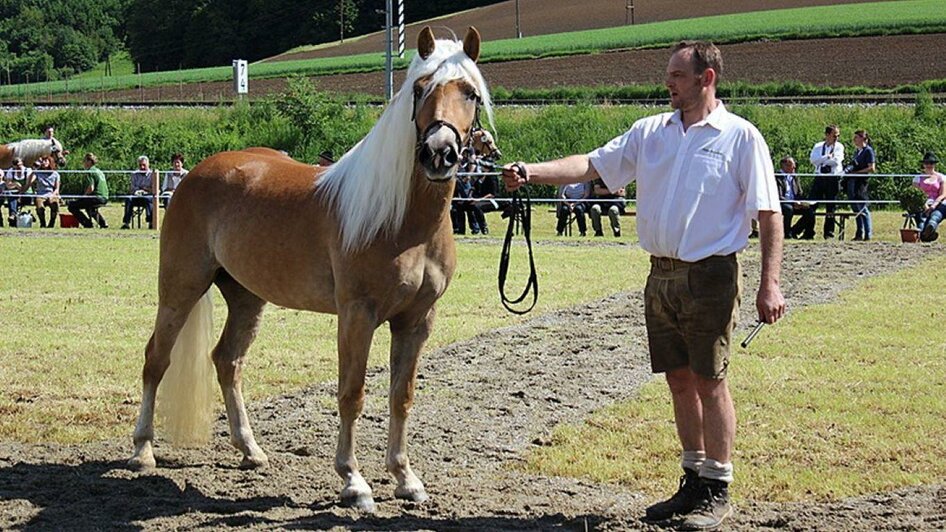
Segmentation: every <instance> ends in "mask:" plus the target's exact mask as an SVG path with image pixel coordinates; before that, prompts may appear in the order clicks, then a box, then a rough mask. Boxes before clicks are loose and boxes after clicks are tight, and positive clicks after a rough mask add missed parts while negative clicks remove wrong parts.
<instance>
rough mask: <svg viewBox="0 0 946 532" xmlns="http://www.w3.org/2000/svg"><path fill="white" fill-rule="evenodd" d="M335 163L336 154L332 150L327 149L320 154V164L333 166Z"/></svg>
mask: <svg viewBox="0 0 946 532" xmlns="http://www.w3.org/2000/svg"><path fill="white" fill-rule="evenodd" d="M333 164H335V156H334V155H332V152H331V151H329V150H325V151H323V152H322V153H320V154H319V166H332V165H333Z"/></svg>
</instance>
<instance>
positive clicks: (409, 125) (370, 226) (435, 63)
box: [318, 40, 494, 252]
mask: <svg viewBox="0 0 946 532" xmlns="http://www.w3.org/2000/svg"><path fill="white" fill-rule="evenodd" d="M427 76H430V83H429V84H428V85H427V94H429V93H430V91H431V90H433V88H434V87H437V86H439V85H443V84H445V83H447V82H450V81H453V80H457V79H462V80H465V81H466V82H468V83H470V84H471V85H473V86H474V87H476V89H477V91H478V92H479V95H480V98H481V101H482V105H483V110H484V111H485V112H486V117H487V121H488V123H489V125H490V127H491V128H493V127H492V126H493V108H492V102H491V100H490V97H489V91H488V89H487V87H486V82H485V81H484V80H483V76H482V74H480V71H479V68H477V66H476V63H474V62H473V60H472V59H470V58H469V57H467V55H466V53H464V51H463V45H462V43H460V42H456V41H447V40H438V41H436V45H435V47H434V52H433V53H432V54H431V55H430V56H429V57H428V58H427V59H426V60H424V59H421V57H420V55H419V54H418V55H416V56H415V57H414V59H413V61H411V65H410V68H409V69H408V71H407V76H406V78H405V80H404V83H403V84H402V85H401V89H400V90H399V91H398V92H397V94H395V95H394V98H393V99H392V100H391V102H390V103H389V104H388V107H387V108H386V109H385V110H384V112H383V113H382V114H381V118H379V119H378V122H377V123H376V124H375V126H374V127H373V128H371V131H370V132H368V134H367V135H366V136H365V138H363V139H361V141H359V142H358V144H356V145H355V147H354V148H352V149H351V150H349V151H348V153H346V154H345V155H343V156H342V157H341V159H339V160H338V162H336V163H335V164H334V165H332V166H331V167H330V168H329V169H328V170H327V171H326V172H325V173H323V174H322V175H321V176H320V177H319V179H318V193H319V194H324V197H325V199H326V200H327V201H328V203H329V204H330V205H331V207H332V208H333V209H334V210H335V212H336V214H337V215H338V218H339V221H340V224H341V240H342V248H343V249H344V250H345V251H347V252H352V251H356V250H358V249H361V248H363V247H364V246H366V245H367V244H368V243H369V242H371V241H373V240H374V239H375V238H376V237H377V236H378V235H379V233H382V232H383V233H386V234H394V233H395V232H396V231H397V230H398V229H400V227H401V224H402V223H403V222H404V215H405V213H406V212H407V209H408V208H409V207H410V201H411V198H410V191H411V177H412V174H413V171H414V159H415V151H414V147H415V145H416V143H417V131H416V129H415V126H414V122H413V121H412V120H411V119H412V114H413V112H414V108H413V106H414V100H413V87H414V82H415V81H417V80H418V79H421V78H424V77H427ZM427 94H424V96H423V97H424V98H426V96H427ZM493 129H494V128H493Z"/></svg>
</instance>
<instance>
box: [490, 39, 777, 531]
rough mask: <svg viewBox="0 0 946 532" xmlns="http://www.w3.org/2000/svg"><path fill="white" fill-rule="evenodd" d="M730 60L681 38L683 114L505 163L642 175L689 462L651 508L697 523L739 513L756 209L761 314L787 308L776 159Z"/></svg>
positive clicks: (660, 365) (533, 171)
mask: <svg viewBox="0 0 946 532" xmlns="http://www.w3.org/2000/svg"><path fill="white" fill-rule="evenodd" d="M721 69H722V57H721V55H720V52H719V49H718V48H716V46H714V45H713V44H711V43H706V42H683V43H680V44H678V45H677V46H676V47H675V48H674V49H673V55H672V56H671V58H670V62H669V64H668V66H667V77H666V86H667V89H668V90H669V92H670V105H671V107H673V108H674V109H675V111H674V112H673V113H662V114H659V115H655V116H651V117H647V118H643V119H641V120H638V121H637V122H635V123H634V125H633V126H631V129H630V130H629V131H627V132H626V133H625V134H623V135H621V136H619V137H617V138H615V139H613V140H612V141H611V142H609V143H608V144H606V145H605V146H603V147H601V148H598V149H597V150H595V151H593V152H591V153H590V154H587V155H573V156H570V157H566V158H564V159H558V160H555V161H549V162H544V163H533V164H526V163H514V164H512V165H507V166H506V167H505V168H504V169H503V179H504V181H505V183H506V186H507V188H509V189H510V190H515V189H517V188H519V187H520V186H522V185H523V184H525V183H530V182H533V183H545V184H550V185H564V184H567V183H580V182H586V181H588V180H592V179H596V178H598V177H601V178H602V179H603V180H604V183H605V184H606V185H607V186H608V188H609V189H610V190H617V189H619V188H621V187H624V186H626V185H627V184H628V183H631V182H634V181H636V182H637V200H638V201H637V219H638V223H637V232H638V236H639V237H640V245H641V247H642V248H643V249H645V250H646V251H648V252H649V253H650V254H651V259H650V262H651V269H650V274H649V276H648V279H647V285H646V288H645V289H644V307H645V310H644V314H645V318H646V326H647V339H648V344H649V346H650V357H651V366H652V368H653V370H654V371H655V372H662V373H666V376H667V383H668V385H669V388H670V395H671V397H672V400H673V412H674V418H675V421H676V427H677V436H678V437H679V439H680V443H681V447H682V452H681V465H682V466H683V471H684V475H683V477H682V478H681V482H680V488H679V490H678V491H677V493H676V494H675V495H674V496H673V497H671V498H670V499H668V500H666V501H664V502H660V503H657V504H654V505H652V506H650V507H649V508H647V515H646V517H647V519H648V520H651V521H665V520H669V519H671V518H674V517H678V518H679V519H680V521H681V522H680V523H679V526H680V527H681V528H683V529H687V530H697V529H700V530H702V529H710V528H716V527H718V526H719V525H721V524H722V522H723V520H724V519H726V517H728V516H729V514H730V513H731V512H732V507H731V505H730V503H729V484H730V483H731V482H732V481H733V466H732V462H731V460H732V446H733V441H734V439H735V434H736V413H735V409H734V407H733V402H732V398H731V396H730V394H729V388H728V386H727V381H726V378H725V377H726V370H727V368H728V366H729V346H730V345H731V336H732V330H733V326H734V320H735V317H736V316H737V315H738V310H739V299H740V293H739V292H740V286H739V285H740V281H739V280H740V277H741V275H740V272H739V263H738V261H737V259H736V252H738V251H740V250H742V249H744V248H745V247H746V246H747V245H748V243H749V239H748V235H749V220H750V219H751V218H755V217H757V216H758V219H759V229H760V243H761V250H762V259H761V264H762V274H761V277H760V285H759V292H758V295H757V297H756V308H757V310H758V316H759V320H761V321H765V322H766V323H775V321H777V320H778V319H779V318H781V317H782V315H783V314H784V313H785V300H784V299H783V297H782V292H781V289H780V288H779V277H780V270H781V262H782V232H783V231H782V220H781V217H782V216H781V213H780V209H779V205H778V191H777V190H776V186H775V177H774V171H773V168H772V159H771V158H770V155H769V149H768V146H767V145H766V143H765V139H763V138H762V134H761V133H759V131H758V129H756V128H755V126H753V125H752V124H750V123H749V122H748V121H746V120H745V119H743V118H740V117H738V116H736V115H734V114H731V113H730V112H729V111H728V110H727V109H726V107H725V106H724V105H723V103H722V102H720V101H719V100H717V99H716V83H717V80H718V79H719V73H720V70H721ZM683 206H685V208H683Z"/></svg>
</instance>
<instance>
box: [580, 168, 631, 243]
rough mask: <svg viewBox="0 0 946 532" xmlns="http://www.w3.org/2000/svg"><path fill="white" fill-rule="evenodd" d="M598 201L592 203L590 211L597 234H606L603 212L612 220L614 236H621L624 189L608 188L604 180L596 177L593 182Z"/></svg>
mask: <svg viewBox="0 0 946 532" xmlns="http://www.w3.org/2000/svg"><path fill="white" fill-rule="evenodd" d="M591 193H592V194H593V195H594V197H595V199H600V200H602V201H596V202H594V203H593V204H591V210H589V211H588V217H589V218H591V228H592V229H594V232H595V236H604V230H603V229H602V227H601V213H602V212H604V213H607V215H608V220H609V221H610V222H611V232H612V233H614V237H615V238H617V237H619V236H621V215H622V214H624V189H623V188H620V189H618V190H617V191H615V192H614V193H612V192H611V191H610V190H608V187H607V186H605V184H604V181H602V180H601V179H595V181H594V183H592V191H591Z"/></svg>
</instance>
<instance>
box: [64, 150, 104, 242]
mask: <svg viewBox="0 0 946 532" xmlns="http://www.w3.org/2000/svg"><path fill="white" fill-rule="evenodd" d="M96 163H98V158H97V157H96V156H95V154H94V153H87V154H85V157H84V158H83V159H82V166H83V167H84V168H85V169H86V170H88V173H87V174H86V176H85V181H84V184H85V189H83V192H82V193H83V194H85V195H86V196H88V197H85V198H78V199H74V200H72V201H70V202H69V212H70V213H72V215H73V216H75V217H76V220H77V221H78V222H79V225H81V226H82V227H92V221H93V220H95V222H97V223H98V224H99V227H101V228H102V229H108V224H107V223H106V222H105V217H104V216H102V213H101V212H99V207H102V206H103V205H105V204H106V203H108V182H107V181H105V173H104V172H102V171H101V170H99V169H98V167H97V166H95V165H96ZM83 209H84V210H85V212H86V213H88V216H86V214H83V212H82V210H83Z"/></svg>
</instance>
